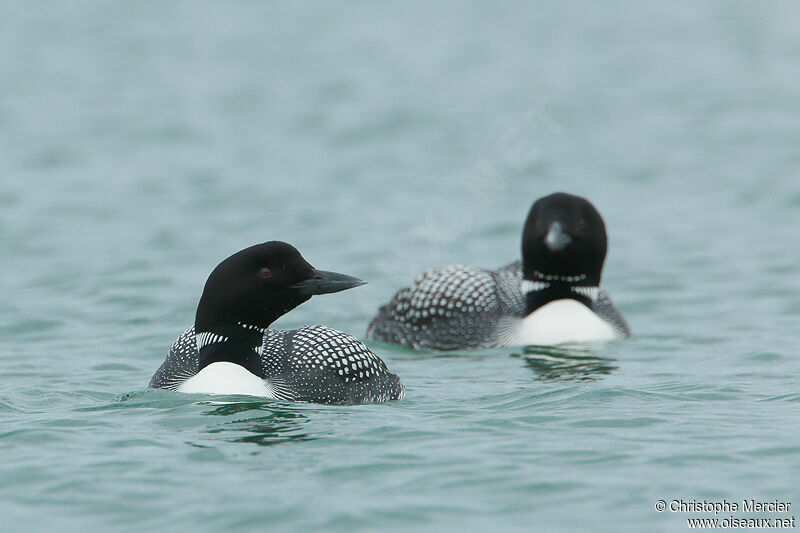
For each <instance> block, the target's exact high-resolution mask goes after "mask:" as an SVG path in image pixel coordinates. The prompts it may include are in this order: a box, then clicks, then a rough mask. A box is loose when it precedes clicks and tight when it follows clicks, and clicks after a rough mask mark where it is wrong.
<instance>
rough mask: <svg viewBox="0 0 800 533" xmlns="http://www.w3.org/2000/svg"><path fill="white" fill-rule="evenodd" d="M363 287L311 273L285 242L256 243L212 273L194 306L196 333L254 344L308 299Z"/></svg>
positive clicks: (328, 274)
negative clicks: (266, 331)
mask: <svg viewBox="0 0 800 533" xmlns="http://www.w3.org/2000/svg"><path fill="white" fill-rule="evenodd" d="M365 283H366V282H365V281H362V280H360V279H358V278H354V277H352V276H346V275H344V274H337V273H335V272H326V271H324V270H317V269H315V268H314V267H312V266H311V265H310V264H309V263H308V262H307V261H306V260H305V259H303V256H302V255H300V252H298V251H297V249H295V248H294V247H293V246H291V245H290V244H287V243H285V242H280V241H270V242H265V243H263V244H257V245H255V246H251V247H249V248H245V249H244V250H241V251H239V252H236V253H235V254H233V255H232V256H230V257H228V258H227V259H225V260H224V261H222V262H221V263H220V264H219V265H217V267H216V268H215V269H214V270H213V271H212V272H211V275H210V276H209V277H208V281H206V285H205V288H204V289H203V296H202V297H201V298H200V303H199V304H198V306H197V314H196V316H195V331H196V332H197V333H198V334H200V333H203V332H211V333H214V334H216V335H219V336H223V337H227V338H229V339H239V340H242V341H246V342H249V343H252V345H254V346H255V345H257V344H260V343H261V337H262V335H263V332H264V331H265V330H266V328H267V327H268V326H269V325H270V324H271V323H272V322H274V321H275V320H277V319H278V318H279V317H280V316H281V315H284V314H285V313H287V312H289V311H290V310H292V309H294V308H295V307H297V306H298V305H300V304H302V303H303V302H305V301H307V300H308V299H310V298H311V296H313V295H315V294H327V293H332V292H339V291H343V290H345V289H350V288H352V287H358V286H359V285H364V284H365Z"/></svg>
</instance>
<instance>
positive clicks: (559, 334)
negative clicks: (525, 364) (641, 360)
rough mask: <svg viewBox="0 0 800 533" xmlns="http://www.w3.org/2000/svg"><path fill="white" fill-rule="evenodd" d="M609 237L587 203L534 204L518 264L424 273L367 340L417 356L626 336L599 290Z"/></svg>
mask: <svg viewBox="0 0 800 533" xmlns="http://www.w3.org/2000/svg"><path fill="white" fill-rule="evenodd" d="M606 248H607V238H606V229H605V224H604V223H603V218H602V217H601V216H600V213H598V212H597V209H595V208H594V206H593V205H592V204H591V203H589V201H587V200H586V199H584V198H581V197H579V196H573V195H570V194H566V193H555V194H551V195H550V196H545V197H544V198H540V199H539V200H537V201H536V202H535V203H534V204H533V206H532V207H531V209H530V212H529V213H528V218H527V219H526V220H525V226H524V228H523V231H522V261H515V262H513V263H511V264H509V265H506V266H504V267H501V268H499V269H497V270H487V269H482V268H474V267H468V266H463V265H451V266H445V267H441V268H436V269H432V270H429V271H427V272H425V273H423V274H421V275H420V276H419V277H417V278H416V279H415V280H414V281H413V282H412V283H411V285H410V286H408V287H405V288H403V289H401V290H400V291H399V292H398V293H397V294H395V295H394V297H393V298H392V300H391V301H390V302H389V303H388V304H386V305H384V306H382V307H381V308H380V309H379V310H378V314H377V315H376V316H375V318H373V319H372V322H371V323H370V325H369V328H368V330H367V337H368V338H370V339H374V340H378V341H384V342H390V343H395V344H404V345H407V346H411V347H413V348H416V349H418V350H458V349H464V348H488V347H497V346H519V345H554V344H565V343H581V342H600V341H608V340H613V339H617V338H624V337H628V336H630V330H629V328H628V325H627V323H626V322H625V319H624V318H623V317H622V315H621V314H620V313H619V312H618V311H617V310H616V308H615V307H614V305H613V304H612V302H611V299H610V298H609V296H608V293H607V292H606V291H605V290H604V289H601V288H600V275H601V272H602V269H603V262H604V261H605V257H606Z"/></svg>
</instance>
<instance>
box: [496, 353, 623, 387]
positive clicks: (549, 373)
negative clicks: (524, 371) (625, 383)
mask: <svg viewBox="0 0 800 533" xmlns="http://www.w3.org/2000/svg"><path fill="white" fill-rule="evenodd" d="M511 356H512V357H520V358H522V360H523V361H524V362H525V364H526V365H527V366H528V368H530V369H531V370H533V373H534V374H535V375H536V379H537V380H541V381H592V380H596V379H600V378H601V377H602V376H605V375H608V374H610V373H611V372H613V371H614V370H617V368H619V367H617V365H615V364H614V363H615V362H616V359H612V358H608V357H601V356H598V355H596V354H593V353H592V350H591V348H589V347H587V346H579V345H572V346H559V347H555V346H526V347H525V348H523V351H522V353H521V354H520V353H513V354H511Z"/></svg>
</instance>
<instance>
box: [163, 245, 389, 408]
mask: <svg viewBox="0 0 800 533" xmlns="http://www.w3.org/2000/svg"><path fill="white" fill-rule="evenodd" d="M364 283H365V282H364V281H361V280H360V279H357V278H354V277H351V276H346V275H344V274H337V273H334V272H325V271H322V270H317V269H315V268H314V267H312V266H311V265H310V264H308V263H307V262H306V260H305V259H303V257H302V256H301V255H300V252H298V251H297V250H296V249H295V248H294V247H293V246H291V245H289V244H286V243H284V242H280V241H271V242H266V243H263V244H257V245H255V246H251V247H250V248H246V249H244V250H241V251H239V252H237V253H235V254H233V255H232V256H230V257H228V258H227V259H225V260H224V261H222V262H221V263H220V264H219V265H218V266H217V267H216V268H215V269H214V271H213V272H211V275H210V276H209V278H208V281H206V285H205V288H204V290H203V295H202V297H201V298H200V303H199V304H198V306H197V314H196V316H195V322H194V327H192V328H190V329H188V330H187V331H185V332H184V333H183V334H182V335H181V336H180V337H179V338H178V340H177V341H176V342H175V344H174V345H173V346H172V349H170V351H169V354H168V355H167V359H166V361H164V363H163V364H162V365H161V367H160V368H159V369H158V370H157V371H156V373H155V375H154V376H153V378H152V379H151V380H150V387H152V388H159V389H171V390H175V391H178V392H194V393H209V394H246V395H251V396H264V397H268V398H276V399H281V400H290V401H305V402H315V403H365V402H375V401H386V400H398V399H401V398H402V397H403V395H404V387H403V383H402V381H401V380H400V378H399V377H398V376H397V375H395V374H393V373H391V372H389V370H388V368H386V364H385V363H384V362H383V361H382V360H381V359H380V358H379V357H378V356H377V355H375V354H374V353H372V352H371V351H370V350H369V348H367V347H366V346H365V345H364V343H362V342H361V341H359V340H358V339H356V338H354V337H352V336H350V335H347V334H345V333H341V332H339V331H336V330H333V329H330V328H327V327H325V326H306V327H303V328H300V329H297V330H292V331H277V330H273V329H270V328H269V327H268V326H269V325H270V324H271V323H272V322H274V321H275V320H277V319H278V318H279V317H280V316H282V315H284V314H285V313H287V312H289V311H290V310H292V309H294V308H295V307H297V306H298V305H300V304H302V303H303V302H305V301H307V300H308V299H310V298H311V296H312V295H316V294H327V293H333V292H339V291H343V290H345V289H350V288H352V287H358V286H359V285H363V284H364Z"/></svg>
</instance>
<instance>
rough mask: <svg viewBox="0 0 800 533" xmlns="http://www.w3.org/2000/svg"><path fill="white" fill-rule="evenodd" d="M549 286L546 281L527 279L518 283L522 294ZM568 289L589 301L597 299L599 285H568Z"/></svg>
mask: <svg viewBox="0 0 800 533" xmlns="http://www.w3.org/2000/svg"><path fill="white" fill-rule="evenodd" d="M549 287H550V283H546V282H543V281H531V280H528V279H523V280H522V283H521V284H520V289H521V290H522V294H528V293H529V292H538V291H543V290H545V289H547V288H549ZM569 290H570V291H572V292H574V293H575V294H578V295H580V296H583V297H585V298H588V299H589V300H591V301H593V302H594V301H595V300H597V298H598V297H599V296H600V287H570V288H569Z"/></svg>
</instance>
